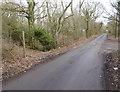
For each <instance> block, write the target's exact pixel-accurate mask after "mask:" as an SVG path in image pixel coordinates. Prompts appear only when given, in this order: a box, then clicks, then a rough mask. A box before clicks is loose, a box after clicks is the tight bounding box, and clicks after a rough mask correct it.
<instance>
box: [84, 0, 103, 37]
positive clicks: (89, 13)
mask: <svg viewBox="0 0 120 92" xmlns="http://www.w3.org/2000/svg"><path fill="white" fill-rule="evenodd" d="M82 13H83V15H84V16H85V22H86V30H85V31H86V38H88V37H89V36H90V35H91V31H90V30H89V26H90V22H91V21H96V19H97V18H99V17H100V15H101V14H102V13H103V6H102V5H101V3H96V2H87V3H85V5H84V7H83V9H82Z"/></svg>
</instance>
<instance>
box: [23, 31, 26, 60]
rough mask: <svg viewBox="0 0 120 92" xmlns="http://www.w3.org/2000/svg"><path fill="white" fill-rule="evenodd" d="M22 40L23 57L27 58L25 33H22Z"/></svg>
mask: <svg viewBox="0 0 120 92" xmlns="http://www.w3.org/2000/svg"><path fill="white" fill-rule="evenodd" d="M22 38H23V57H24V58H25V57H26V51H25V33H24V31H22Z"/></svg>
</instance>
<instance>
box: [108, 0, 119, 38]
mask: <svg viewBox="0 0 120 92" xmlns="http://www.w3.org/2000/svg"><path fill="white" fill-rule="evenodd" d="M110 3H111V6H112V7H113V14H110V13H108V12H107V14H108V16H109V17H108V19H109V20H110V22H109V23H108V28H109V29H110V30H111V33H112V35H114V36H115V38H116V37H117V36H120V1H119V0H115V1H113V0H110ZM111 27H112V28H111Z"/></svg>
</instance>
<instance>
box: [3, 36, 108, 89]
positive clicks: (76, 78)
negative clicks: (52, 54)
mask: <svg viewBox="0 0 120 92" xmlns="http://www.w3.org/2000/svg"><path fill="white" fill-rule="evenodd" d="M105 39H107V34H103V35H101V36H99V37H97V38H96V39H95V40H93V41H91V42H89V43H87V44H85V45H84V46H78V47H76V48H74V49H72V50H70V51H69V52H67V53H65V54H63V55H61V56H59V57H57V58H55V59H54V60H52V62H48V63H46V64H43V65H38V66H36V67H35V68H33V69H31V70H29V71H28V72H26V73H24V74H23V75H20V76H18V77H15V78H12V79H9V80H7V81H3V90H102V89H104V86H103V83H102V77H101V75H102V72H103V71H102V68H103V61H102V58H101V56H100V55H99V52H100V48H101V46H102V44H103V43H104V41H105Z"/></svg>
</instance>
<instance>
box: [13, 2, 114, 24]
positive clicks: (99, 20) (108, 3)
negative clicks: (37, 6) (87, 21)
mask: <svg viewBox="0 0 120 92" xmlns="http://www.w3.org/2000/svg"><path fill="white" fill-rule="evenodd" d="M15 1H16V2H18V1H19V0H15ZM21 1H22V2H24V4H25V3H26V0H21ZM43 1H44V0H35V2H43ZM48 1H50V2H55V1H57V2H58V4H59V2H61V0H48ZM62 1H63V2H70V1H71V0H62ZM86 1H89V2H90V1H91V2H93V1H94V2H95V1H96V2H101V3H102V4H103V6H104V7H105V9H106V11H108V12H112V11H111V9H112V8H111V5H110V0H86ZM78 4H79V0H73V7H74V8H76V7H77V5H78ZM104 16H105V17H107V16H108V15H106V13H103V14H102V16H101V17H100V18H98V19H97V21H98V22H101V21H102V22H104V24H107V22H108V20H106V19H105V18H103V17H104Z"/></svg>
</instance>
